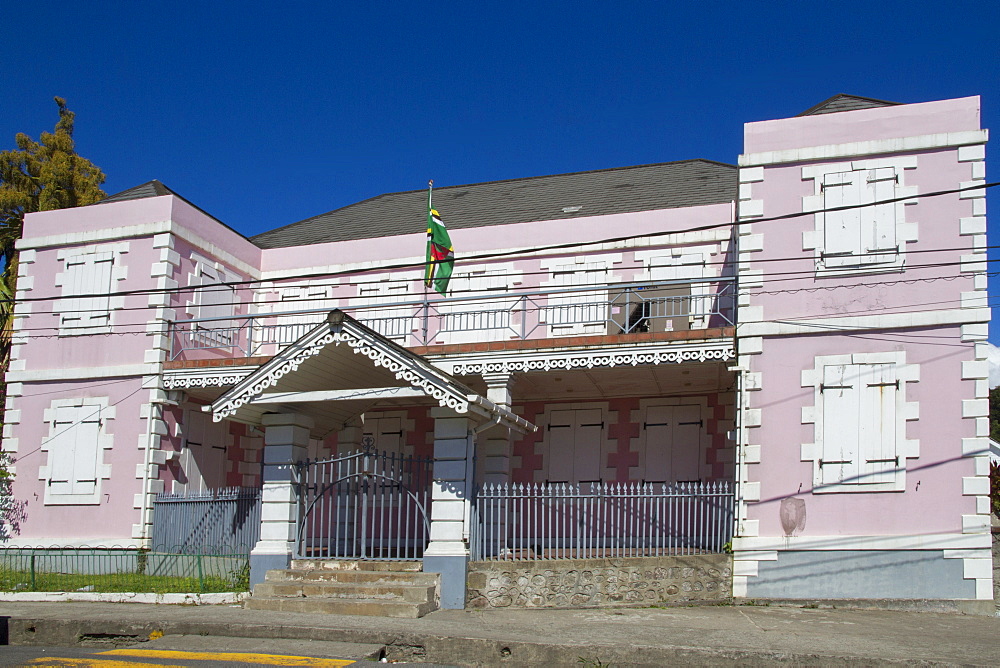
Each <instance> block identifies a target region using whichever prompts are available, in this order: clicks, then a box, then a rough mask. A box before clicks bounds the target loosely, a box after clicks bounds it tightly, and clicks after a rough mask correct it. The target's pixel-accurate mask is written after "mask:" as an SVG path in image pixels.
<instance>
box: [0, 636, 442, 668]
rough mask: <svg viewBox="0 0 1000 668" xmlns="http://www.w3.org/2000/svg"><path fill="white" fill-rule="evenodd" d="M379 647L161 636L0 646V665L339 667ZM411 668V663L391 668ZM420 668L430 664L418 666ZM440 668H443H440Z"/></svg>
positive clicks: (371, 658) (366, 660)
mask: <svg viewBox="0 0 1000 668" xmlns="http://www.w3.org/2000/svg"><path fill="white" fill-rule="evenodd" d="M381 649H382V648H381V646H379V645H365V644H356V643H341V642H322V641H309V640H287V639H260V638H225V637H219V636H164V637H162V638H158V639H156V640H151V641H149V642H143V643H138V644H134V645H122V646H113V645H109V646H107V647H80V646H77V647H32V646H17V645H13V646H4V647H0V666H30V667H32V668H34V667H38V668H44V667H52V666H74V667H76V666H97V667H101V668H144V667H147V666H149V667H152V666H157V667H159V668H165V667H168V666H185V667H188V666H190V667H196V668H216V667H218V668H223V667H225V668H231V667H232V666H301V667H303V668H340V667H341V666H350V665H357V662H359V661H360V662H362V663H361V665H363V666H375V665H382V664H379V663H377V660H378V658H379V651H380V650H381ZM393 665H395V666H406V665H410V666H415V665H417V664H399V663H397V664H393ZM419 665H420V666H421V668H430V667H431V666H433V665H434V664H427V663H422V664H419ZM440 668H448V667H445V666H441V667H440Z"/></svg>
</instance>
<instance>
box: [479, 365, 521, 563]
mask: <svg viewBox="0 0 1000 668" xmlns="http://www.w3.org/2000/svg"><path fill="white" fill-rule="evenodd" d="M483 380H485V381H486V387H487V390H486V397H487V398H488V399H489V400H490V401H492V402H493V403H495V404H497V405H499V406H502V407H504V408H506V409H508V410H509V409H510V404H511V385H512V384H513V383H512V381H513V376H512V375H511V374H509V373H498V374H486V375H484V376H483ZM476 446H477V448H479V450H478V451H479V456H480V457H481V458H482V461H483V465H482V469H481V471H482V476H483V477H482V481H481V482H482V484H483V485H505V484H507V483H509V482H510V459H511V455H512V454H513V450H514V439H513V434H512V432H511V430H510V429H507V428H506V427H499V426H497V427H493V428H491V429H486V430H485V431H484V432H483V433H482V435H481V436H480V437H479V441H478V442H477V444H476ZM476 482H480V481H476ZM505 519H506V518H505V517H504V513H500V512H496V511H495V509H494V511H493V512H486V513H485V516H484V517H482V518H481V520H482V522H483V525H482V532H483V543H484V549H485V551H486V554H487V555H496V554H499V553H500V552H501V551H503V550H504V549H505V548H508V547H510V545H509V544H508V540H507V522H506V521H505Z"/></svg>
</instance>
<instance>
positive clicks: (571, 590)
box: [466, 554, 733, 608]
mask: <svg viewBox="0 0 1000 668" xmlns="http://www.w3.org/2000/svg"><path fill="white" fill-rule="evenodd" d="M732 574H733V560H732V556H731V555H728V554H701V555H693V556H685V557H638V558H628V559H559V560H551V561H474V562H469V571H468V588H467V595H466V596H467V597H466V607H468V608H577V607H604V606H615V605H637V604H647V605H653V604H658V603H685V602H692V601H727V600H729V599H730V598H731V597H732Z"/></svg>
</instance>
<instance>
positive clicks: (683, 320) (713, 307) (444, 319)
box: [170, 278, 735, 360]
mask: <svg viewBox="0 0 1000 668" xmlns="http://www.w3.org/2000/svg"><path fill="white" fill-rule="evenodd" d="M330 301H331V304H330V307H329V308H327V309H309V310H300V311H284V312H281V313H259V314H255V315H252V316H244V317H242V318H239V317H225V318H201V319H196V320H178V321H175V322H171V323H170V337H171V351H170V359H171V360H193V359H205V358H207V357H219V356H220V355H221V356H225V357H253V356H263V355H273V354H275V353H276V352H277V351H278V350H280V349H281V348H283V347H284V346H286V345H288V344H290V343H292V342H293V341H295V340H296V339H298V338H299V337H300V336H302V335H303V334H305V333H306V332H308V331H309V330H311V329H312V328H313V327H315V326H316V324H317V323H318V322H321V321H322V320H323V318H325V317H326V314H327V313H329V311H331V310H333V309H335V308H340V309H341V310H343V311H344V312H346V313H348V314H350V315H351V316H352V317H354V318H356V319H357V320H359V321H360V322H362V323H364V324H365V325H367V326H369V327H371V328H372V329H374V330H375V331H377V332H379V333H380V334H382V335H383V336H385V337H387V338H389V339H392V340H394V341H396V342H397V343H400V344H402V345H404V346H410V347H412V346H427V345H433V344H449V343H468V342H482V341H505V340H530V339H546V338H558V337H565V336H581V335H616V334H637V333H645V332H668V331H681V330H697V329H706V328H710V327H726V326H730V325H733V324H734V315H733V314H734V312H735V291H734V283H733V281H732V279H718V278H717V279H712V280H711V281H704V282H693V283H656V284H650V283H634V284H616V285H608V286H601V287H594V286H588V287H585V288H576V289H560V290H552V291H547V292H545V291H537V292H532V293H488V294H485V295H483V294H478V295H476V296H474V297H461V298H448V299H425V300H420V301H405V302H404V301H395V302H392V303H388V302H387V303H385V304H380V305H377V306H370V305H365V306H355V305H352V304H351V303H350V300H330ZM345 301H346V302H347V303H343V302H345Z"/></svg>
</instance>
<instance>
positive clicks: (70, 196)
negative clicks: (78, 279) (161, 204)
mask: <svg viewBox="0 0 1000 668" xmlns="http://www.w3.org/2000/svg"><path fill="white" fill-rule="evenodd" d="M55 101H56V105H57V106H58V107H59V121H58V122H57V123H56V126H55V129H54V130H53V131H52V132H43V133H42V134H41V136H40V137H39V141H35V140H34V139H32V138H31V137H29V136H28V135H26V134H24V133H23V132H19V133H17V135H16V136H15V137H14V142H15V143H16V145H17V148H16V149H13V150H10V151H0V255H2V260H0V265H2V270H3V273H2V274H0V375H2V374H3V372H5V371H6V370H7V363H8V362H9V360H10V337H11V324H12V318H11V316H12V314H13V311H14V304H13V301H12V300H13V298H14V295H15V294H16V290H17V286H16V283H17V249H16V248H15V246H14V244H15V243H16V242H17V240H18V239H20V238H21V231H22V229H23V225H24V215H25V214H26V213H34V212H36V211H52V210H55V209H67V208H70V207H74V206H85V205H87V204H96V203H97V202H100V201H101V200H102V199H104V198H105V197H106V196H107V195H106V194H105V192H104V191H103V190H101V185H102V184H103V183H104V178H105V177H104V172H102V171H101V169H100V168H99V167H98V166H97V165H95V164H94V163H92V162H91V161H90V160H87V159H86V158H84V157H82V156H80V155H78V154H77V152H76V145H75V144H74V142H73V127H74V122H75V119H76V114H74V113H73V112H72V111H70V110H69V109H68V108H67V107H66V100H64V99H62V98H61V97H57V98H55ZM5 395H6V385H4V384H3V382H2V380H0V415H2V413H3V406H4V401H3V400H4V398H5Z"/></svg>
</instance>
